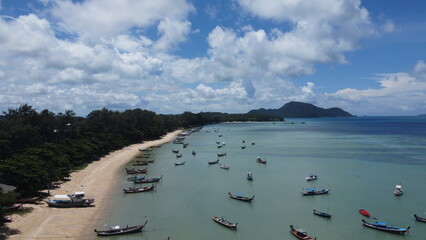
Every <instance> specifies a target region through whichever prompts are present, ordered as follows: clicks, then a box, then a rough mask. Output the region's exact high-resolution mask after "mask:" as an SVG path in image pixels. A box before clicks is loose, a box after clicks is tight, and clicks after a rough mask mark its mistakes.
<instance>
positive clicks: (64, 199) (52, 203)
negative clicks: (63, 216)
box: [45, 192, 95, 208]
mask: <svg viewBox="0 0 426 240" xmlns="http://www.w3.org/2000/svg"><path fill="white" fill-rule="evenodd" d="M45 202H46V204H47V205H48V206H49V207H56V208H72V207H92V206H93V205H92V204H93V203H94V202H95V199H89V198H84V192H75V193H74V194H69V195H55V196H54V199H48V200H46V201H45Z"/></svg>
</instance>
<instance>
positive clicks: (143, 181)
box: [133, 175, 163, 183]
mask: <svg viewBox="0 0 426 240" xmlns="http://www.w3.org/2000/svg"><path fill="white" fill-rule="evenodd" d="M162 178H163V175H161V177H155V178H146V179H137V180H134V181H133V182H134V183H153V182H159V181H160V180H161V179H162Z"/></svg>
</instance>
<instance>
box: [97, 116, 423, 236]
mask: <svg viewBox="0 0 426 240" xmlns="http://www.w3.org/2000/svg"><path fill="white" fill-rule="evenodd" d="M290 121H294V123H295V124H290V123H288V122H277V123H275V124H273V123H270V122H268V123H235V124H218V125H209V126H205V127H204V128H203V129H202V130H201V131H200V132H198V133H194V134H192V135H191V136H188V137H186V142H187V143H189V146H188V147H187V148H185V149H184V148H182V145H177V144H172V143H168V144H165V145H163V146H162V147H161V148H158V149H155V150H154V151H153V153H154V154H155V159H156V161H155V163H154V164H150V165H149V167H148V168H149V174H148V175H149V176H151V177H159V176H161V175H163V179H162V181H161V182H160V183H159V184H158V185H157V189H156V191H155V192H147V193H137V194H127V195H125V194H123V193H122V188H127V187H129V186H132V184H131V183H130V182H127V181H126V178H127V175H126V174H125V172H124V168H123V174H122V175H121V176H120V183H119V184H118V186H117V190H116V193H115V194H112V195H111V206H110V207H109V208H108V210H107V211H106V212H105V216H101V217H100V218H101V219H100V220H99V227H102V225H103V224H105V223H107V224H111V225H117V224H121V225H127V224H128V225H136V224H140V223H144V222H145V221H146V220H148V224H147V225H146V228H145V229H144V232H142V233H138V234H133V235H123V236H117V237H111V238H106V239H140V238H143V239H167V237H169V236H170V237H171V239H172V240H175V239H176V240H179V239H181V240H188V239H205V240H209V239H212V240H213V239H214V240H216V239H225V240H227V239H241V240H242V239H244V240H250V239H253V240H254V239H256V240H259V239H296V238H295V237H294V236H292V235H291V234H290V232H289V225H290V224H293V225H294V226H297V227H301V228H303V229H305V230H306V231H307V232H308V234H309V235H310V236H312V237H317V239H318V240H321V239H324V240H325V239H327V240H335V239H336V240H337V239H371V240H373V239H389V240H390V239H425V236H426V224H425V223H419V222H416V221H415V220H414V217H413V216H412V215H413V214H414V213H416V214H417V215H419V216H423V217H426V203H425V199H426V191H425V189H424V186H425V184H424V181H423V180H424V179H425V174H426V171H425V170H426V137H425V136H426V119H424V118H423V119H422V118H413V117H393V118H392V117H377V118H374V117H364V118H346V119H341V118H335V119H293V120H290ZM301 122H305V123H306V124H301ZM215 128H216V129H219V132H218V133H215V132H214V129H215ZM219 134H223V137H218V135H219ZM243 140H245V142H246V143H245V144H243V143H242V141H243ZM217 141H220V142H226V145H225V146H224V147H222V148H221V149H219V148H217V147H216V145H217V144H216V142H217ZM252 141H254V142H255V145H251V142H252ZM242 145H246V146H247V147H246V149H244V150H243V149H241V146H242ZM172 149H180V151H181V152H182V153H183V157H182V158H179V159H176V157H175V154H174V153H172ZM192 150H195V151H196V152H197V155H196V156H193V155H192V154H191V151H192ZM220 152H227V156H225V157H221V158H220V162H221V163H223V164H226V165H229V166H230V169H229V170H224V169H221V168H219V166H218V165H208V164H207V162H208V161H212V160H216V159H217V156H216V154H217V153H220ZM257 156H261V157H262V158H264V159H266V160H267V161H268V163H267V164H266V165H263V164H259V163H257V162H256V161H255V159H256V157H257ZM175 161H179V162H180V161H185V162H186V165H184V166H174V162H175ZM128 167H131V165H130V164H129V166H128ZM247 171H250V172H253V178H254V181H253V182H249V181H247V180H246V178H245V176H246V173H247ZM310 173H315V174H317V175H318V180H317V181H314V182H307V181H306V180H305V177H306V176H307V175H308V174H310ZM399 183H401V184H402V186H403V188H404V190H405V193H404V195H403V196H401V197H396V196H394V195H393V188H394V187H395V185H396V184H399ZM308 187H316V188H319V189H321V188H328V187H329V188H331V191H330V194H328V195H322V196H301V191H302V190H303V189H304V188H308ZM228 192H233V193H244V194H245V195H247V196H251V195H255V200H254V201H253V202H252V203H246V202H241V201H237V200H233V199H230V198H229V197H228V195H227V193H228ZM314 208H315V209H317V210H320V211H323V212H328V213H330V214H332V215H333V216H332V218H331V219H330V220H326V219H323V218H320V217H318V216H315V215H313V214H312V210H313V209H314ZM360 208H364V209H366V210H368V211H369V212H370V213H371V215H372V216H374V217H375V218H377V219H378V220H380V221H385V222H387V223H388V224H389V225H393V226H398V227H407V226H411V230H410V233H409V234H408V235H406V236H399V235H392V234H389V233H385V232H380V231H376V230H373V229H369V228H366V227H363V226H362V223H361V219H363V217H362V215H360V214H359V213H358V209H360ZM212 216H223V217H224V218H225V219H227V220H229V221H231V222H238V230H237V231H232V230H229V229H227V228H224V227H222V226H220V225H218V224H217V223H215V222H213V221H212V220H211V217H212ZM366 220H367V219H366ZM368 221H371V222H374V221H376V220H374V219H373V218H370V219H368Z"/></svg>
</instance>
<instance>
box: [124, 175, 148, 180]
mask: <svg viewBox="0 0 426 240" xmlns="http://www.w3.org/2000/svg"><path fill="white" fill-rule="evenodd" d="M141 179H145V176H137V175H136V176H133V177H128V178H127V181H135V180H141Z"/></svg>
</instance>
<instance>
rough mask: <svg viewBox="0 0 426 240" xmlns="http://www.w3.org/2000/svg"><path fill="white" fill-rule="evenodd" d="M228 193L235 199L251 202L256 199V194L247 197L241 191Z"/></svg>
mask: <svg viewBox="0 0 426 240" xmlns="http://www.w3.org/2000/svg"><path fill="white" fill-rule="evenodd" d="M228 195H229V197H231V198H233V199H236V200H240V201H244V202H251V201H253V199H254V195H253V197H246V196H244V195H243V194H241V193H236V194H233V193H228Z"/></svg>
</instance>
